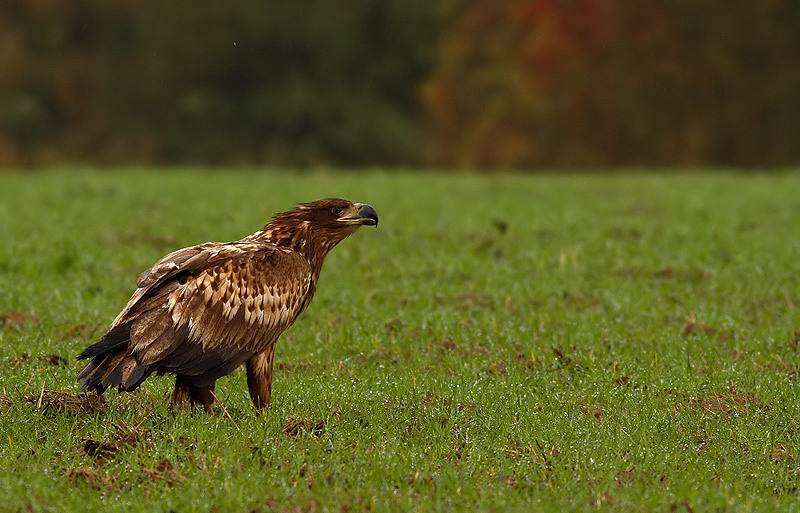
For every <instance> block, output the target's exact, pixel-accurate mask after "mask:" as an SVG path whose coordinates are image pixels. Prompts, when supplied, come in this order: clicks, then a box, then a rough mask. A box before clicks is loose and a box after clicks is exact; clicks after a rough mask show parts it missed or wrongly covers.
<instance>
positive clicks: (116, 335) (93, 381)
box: [77, 321, 153, 394]
mask: <svg viewBox="0 0 800 513" xmlns="http://www.w3.org/2000/svg"><path fill="white" fill-rule="evenodd" d="M132 322H133V321H129V322H126V323H124V324H120V325H119V326H114V327H113V328H111V329H110V330H109V331H108V333H106V335H105V336H104V337H103V338H102V339H101V340H100V341H99V342H97V343H96V344H92V345H91V346H89V347H87V348H86V350H85V351H83V352H82V353H81V354H80V355H78V360H82V359H85V358H91V361H90V362H89V363H87V364H86V366H85V367H84V368H83V369H81V370H80V372H78V377H77V379H78V381H80V382H81V388H83V389H87V390H96V391H97V393H98V394H102V393H103V392H104V391H105V389H106V388H108V387H110V386H118V387H119V388H120V389H121V390H127V391H130V390H134V389H135V388H136V387H138V386H139V384H140V383H141V382H142V381H144V380H145V379H147V377H148V376H149V375H150V374H151V373H152V372H153V371H152V370H151V369H150V368H149V366H146V365H141V364H139V363H138V362H137V361H136V359H135V358H134V357H132V356H127V355H126V352H127V349H128V344H130V341H131V324H132ZM126 356H127V357H126Z"/></svg>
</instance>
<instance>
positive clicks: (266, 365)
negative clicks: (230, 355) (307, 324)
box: [247, 344, 275, 414]
mask: <svg viewBox="0 0 800 513" xmlns="http://www.w3.org/2000/svg"><path fill="white" fill-rule="evenodd" d="M274 356H275V344H272V345H271V346H269V347H268V348H267V349H266V350H265V351H263V352H261V353H258V354H256V355H253V356H252V357H251V358H250V359H249V360H247V388H248V390H250V398H251V399H252V400H253V404H254V405H255V407H256V413H258V414H261V412H262V411H263V410H264V408H266V407H267V406H269V402H270V398H271V397H272V359H273V358H274Z"/></svg>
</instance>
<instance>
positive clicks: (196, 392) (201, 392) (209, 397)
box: [172, 374, 214, 414]
mask: <svg viewBox="0 0 800 513" xmlns="http://www.w3.org/2000/svg"><path fill="white" fill-rule="evenodd" d="M195 404H202V405H203V409H205V410H206V413H210V414H213V413H214V409H213V408H212V407H213V406H214V383H211V386H208V387H198V386H195V385H193V384H192V380H191V378H190V377H188V376H182V375H180V374H179V375H177V376H176V378H175V391H174V392H172V408H191V407H192V406H194V405H195Z"/></svg>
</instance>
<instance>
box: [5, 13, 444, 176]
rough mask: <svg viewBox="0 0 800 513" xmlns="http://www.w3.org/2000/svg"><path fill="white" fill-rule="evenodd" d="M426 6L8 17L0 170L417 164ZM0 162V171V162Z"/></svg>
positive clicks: (429, 28) (428, 31)
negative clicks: (63, 164) (71, 165)
mask: <svg viewBox="0 0 800 513" xmlns="http://www.w3.org/2000/svg"><path fill="white" fill-rule="evenodd" d="M435 8H436V7H435V3H432V2H427V1H425V0H356V1H343V0H325V1H323V0H299V1H296V2H264V1H261V0H234V1H231V2H215V1H211V0H202V1H199V2H192V3H191V4H186V3H181V2H161V1H143V2H127V1H116V2H108V1H105V0H84V1H81V2H40V3H32V2H26V1H11V2H6V3H4V4H3V5H2V6H0V29H2V30H3V32H4V37H5V38H6V40H8V41H10V42H11V44H12V47H13V50H14V51H13V52H12V53H13V55H12V56H11V57H12V59H11V60H10V61H9V62H7V63H5V64H4V65H3V66H2V69H0V76H2V77H3V78H0V93H2V94H1V95H0V114H1V115H0V143H2V147H0V150H3V151H0V153H2V154H3V157H4V158H3V159H0V165H2V164H3V163H5V164H6V165H8V164H14V163H28V164H31V163H32V164H37V163H42V162H52V161H58V160H60V159H63V158H66V159H70V160H74V159H89V160H93V161H139V162H153V161H160V162H204V163H209V162H221V161H246V162H282V163H290V164H296V165H303V166H308V165H311V164H325V163H330V162H335V163H338V164H355V163H361V164H364V163H367V164H369V163H378V162H381V163H397V162H408V161H417V160H419V158H420V156H421V134H420V129H419V126H418V123H417V122H416V119H417V117H418V116H419V109H420V107H419V105H418V102H417V83H418V82H419V81H420V79H421V77H422V76H423V75H424V74H425V73H426V70H427V63H428V61H429V48H430V47H431V46H432V41H433V38H434V37H435V35H436V33H437V32H436V17H435V15H434V10H435ZM2 161H5V162H2Z"/></svg>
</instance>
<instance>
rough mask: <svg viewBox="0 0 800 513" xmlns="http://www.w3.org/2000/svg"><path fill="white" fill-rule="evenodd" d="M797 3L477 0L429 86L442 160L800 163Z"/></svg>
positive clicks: (462, 17) (464, 13)
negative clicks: (799, 142)
mask: <svg viewBox="0 0 800 513" xmlns="http://www.w3.org/2000/svg"><path fill="white" fill-rule="evenodd" d="M798 49H800V3H798V2H796V1H793V0H755V1H744V0H737V1H733V2H729V1H721V0H713V1H707V2H697V1H694V0H674V1H669V2H663V1H657V0H644V1H640V2H622V1H618V0H613V1H608V0H566V1H565V0H473V1H470V2H468V3H467V4H466V6H465V7H464V8H463V9H462V10H460V12H459V13H458V15H457V16H456V17H455V20H454V23H453V25H452V27H451V28H450V30H449V31H448V32H447V33H446V35H445V36H444V38H443V39H442V41H441V44H440V48H439V54H438V61H437V63H436V65H435V67H434V71H433V73H432V75H431V77H430V79H429V80H428V81H427V83H426V84H425V86H424V93H423V94H424V98H425V102H426V106H427V114H428V118H427V119H428V123H429V127H430V130H431V133H432V144H431V148H430V153H429V159H430V162H431V163H432V164H436V165H440V166H448V167H474V168H498V167H500V168H519V167H524V168H528V167H539V166H582V167H590V166H609V165H611V166H613V165H642V164H645V165H687V164H688V165H693V164H712V165H714V164H716V165H738V166H754V165H775V164H786V163H797V162H800V145H798V144H796V141H798V140H800V116H798V115H797V113H798V112H800V60H798V59H797V57H796V54H797V50H798Z"/></svg>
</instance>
